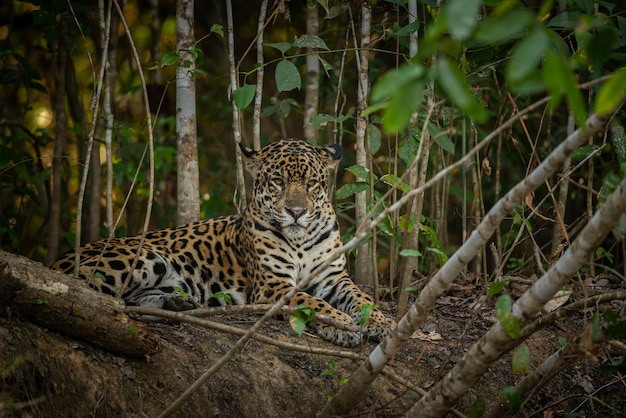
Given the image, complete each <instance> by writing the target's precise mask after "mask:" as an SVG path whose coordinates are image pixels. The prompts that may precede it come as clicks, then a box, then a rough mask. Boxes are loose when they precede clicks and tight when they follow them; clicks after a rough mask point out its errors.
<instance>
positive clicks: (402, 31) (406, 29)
mask: <svg viewBox="0 0 626 418" xmlns="http://www.w3.org/2000/svg"><path fill="white" fill-rule="evenodd" d="M419 28H420V22H419V20H414V21H413V22H411V23H409V24H408V25H405V26H402V27H401V28H398V29H397V30H395V31H394V32H393V33H392V34H391V35H392V36H409V35H410V34H411V33H413V32H415V31H417V30H418V29H419Z"/></svg>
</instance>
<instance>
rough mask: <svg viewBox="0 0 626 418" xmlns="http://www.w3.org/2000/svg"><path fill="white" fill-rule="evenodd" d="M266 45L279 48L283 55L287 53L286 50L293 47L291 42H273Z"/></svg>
mask: <svg viewBox="0 0 626 418" xmlns="http://www.w3.org/2000/svg"><path fill="white" fill-rule="evenodd" d="M265 45H266V46H269V47H272V48H274V49H278V50H279V51H280V52H281V53H282V54H283V55H284V54H285V52H287V51H289V50H290V49H291V44H290V43H289V42H271V43H267V44H265Z"/></svg>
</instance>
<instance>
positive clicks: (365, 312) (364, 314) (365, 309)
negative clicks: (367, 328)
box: [359, 303, 378, 326]
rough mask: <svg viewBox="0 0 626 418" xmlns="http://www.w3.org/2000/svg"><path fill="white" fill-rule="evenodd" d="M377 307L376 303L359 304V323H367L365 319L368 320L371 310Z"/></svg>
mask: <svg viewBox="0 0 626 418" xmlns="http://www.w3.org/2000/svg"><path fill="white" fill-rule="evenodd" d="M377 308H378V305H371V304H369V303H366V304H364V305H363V306H361V320H360V321H359V325H360V326H364V325H365V324H367V321H369V320H370V317H371V316H372V312H373V311H374V309H377Z"/></svg>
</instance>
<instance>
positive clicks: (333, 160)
mask: <svg viewBox="0 0 626 418" xmlns="http://www.w3.org/2000/svg"><path fill="white" fill-rule="evenodd" d="M322 151H323V152H322V154H323V156H322V158H324V161H325V162H326V164H328V167H329V168H335V167H336V166H337V164H338V163H339V160H341V156H342V155H343V149H342V148H341V145H339V144H332V145H328V146H327V147H324V148H322Z"/></svg>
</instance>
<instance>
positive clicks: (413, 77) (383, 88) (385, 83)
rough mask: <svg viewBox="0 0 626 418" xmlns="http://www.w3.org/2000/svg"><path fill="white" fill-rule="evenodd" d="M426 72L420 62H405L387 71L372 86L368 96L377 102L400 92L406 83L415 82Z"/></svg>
mask: <svg viewBox="0 0 626 418" xmlns="http://www.w3.org/2000/svg"><path fill="white" fill-rule="evenodd" d="M425 74H426V69H425V68H424V66H423V65H421V64H415V63H407V64H404V65H402V66H401V67H400V68H398V69H397V70H392V71H389V72H387V73H386V74H385V75H384V76H383V77H381V79H380V80H379V81H377V82H376V83H375V84H374V86H373V87H372V93H371V95H370V98H371V99H372V102H377V101H379V100H382V99H384V98H386V97H389V96H392V95H394V94H402V93H403V90H404V88H405V87H406V85H407V84H411V83H415V82H417V81H418V80H420V79H422V78H423V77H424V75H425Z"/></svg>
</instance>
